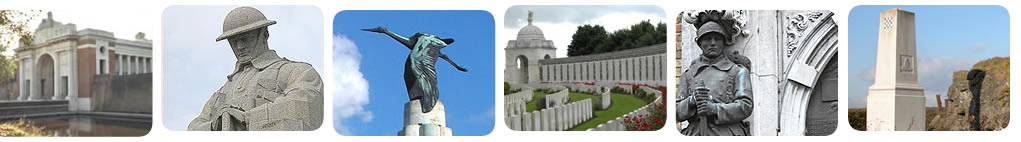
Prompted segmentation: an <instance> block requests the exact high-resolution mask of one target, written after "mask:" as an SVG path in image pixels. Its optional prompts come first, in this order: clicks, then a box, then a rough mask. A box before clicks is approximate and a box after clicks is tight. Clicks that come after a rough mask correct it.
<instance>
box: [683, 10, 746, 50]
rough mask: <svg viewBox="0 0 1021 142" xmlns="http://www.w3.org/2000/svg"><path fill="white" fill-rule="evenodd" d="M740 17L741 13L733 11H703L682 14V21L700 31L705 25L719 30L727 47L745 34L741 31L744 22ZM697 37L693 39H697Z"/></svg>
mask: <svg viewBox="0 0 1021 142" xmlns="http://www.w3.org/2000/svg"><path fill="white" fill-rule="evenodd" d="M740 15H741V11H734V10H704V11H687V12H684V13H682V17H683V18H684V21H685V22H687V23H689V24H692V25H694V26H695V28H696V29H702V28H703V26H705V25H706V24H707V23H708V24H709V26H706V27H707V28H714V29H715V28H720V29H719V30H720V32H721V34H723V36H724V37H726V39H725V40H726V44H727V45H733V44H734V39H735V38H737V37H738V36H742V35H745V33H746V32H744V31H742V29H741V28H742V27H743V24H744V22H743V20H742V19H741V17H740ZM717 25H718V26H717ZM698 36H701V35H698ZM698 36H696V37H695V39H698Z"/></svg>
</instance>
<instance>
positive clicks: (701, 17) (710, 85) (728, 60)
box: [676, 10, 753, 136]
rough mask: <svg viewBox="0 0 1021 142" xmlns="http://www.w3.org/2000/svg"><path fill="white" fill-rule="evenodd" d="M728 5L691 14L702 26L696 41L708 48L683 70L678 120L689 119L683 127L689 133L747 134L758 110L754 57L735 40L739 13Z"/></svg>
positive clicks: (699, 26)
mask: <svg viewBox="0 0 1021 142" xmlns="http://www.w3.org/2000/svg"><path fill="white" fill-rule="evenodd" d="M726 12H727V11H715V10H713V11H704V12H700V13H698V15H697V16H696V17H693V18H694V19H686V21H687V22H688V23H691V24H694V25H695V27H696V28H697V33H696V36H695V41H696V43H697V44H698V46H699V48H701V49H702V54H701V55H700V56H699V57H697V58H698V59H696V60H694V61H692V63H690V64H691V66H690V68H688V69H687V70H685V71H684V73H682V75H681V81H680V82H678V86H677V89H678V90H677V96H676V97H677V102H676V103H677V105H676V107H677V122H684V121H687V122H688V126H687V127H686V128H683V129H681V133H682V134H684V135H688V136H711V135H724V136H747V135H750V133H751V131H750V129H749V126H748V123H747V122H744V119H745V118H748V116H750V115H751V114H752V107H753V103H752V88H751V87H752V85H751V79H750V74H751V73H750V72H749V70H748V68H749V66H750V62H749V61H748V58H747V57H744V56H741V55H738V54H737V53H736V52H734V53H730V54H727V53H725V51H726V50H725V49H724V48H725V47H728V46H730V45H732V44H733V40H734V39H733V37H732V36H731V35H733V34H735V33H736V32H737V30H735V29H734V28H733V27H732V26H733V23H734V21H733V19H732V18H733V15H732V14H730V15H728V13H726Z"/></svg>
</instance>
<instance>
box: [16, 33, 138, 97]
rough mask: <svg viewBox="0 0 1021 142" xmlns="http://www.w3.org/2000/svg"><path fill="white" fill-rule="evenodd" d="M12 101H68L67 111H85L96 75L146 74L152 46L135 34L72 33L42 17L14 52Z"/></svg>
mask: <svg viewBox="0 0 1021 142" xmlns="http://www.w3.org/2000/svg"><path fill="white" fill-rule="evenodd" d="M14 51H15V54H14V55H15V59H16V64H17V68H18V71H17V82H18V84H19V88H20V89H19V95H18V98H17V99H18V100H69V101H70V106H69V107H70V108H69V109H70V110H71V111H90V110H89V109H90V108H91V107H89V106H90V105H91V103H90V102H91V101H90V99H91V98H92V96H93V94H92V91H91V89H92V81H93V78H94V77H95V76H96V75H133V74H144V73H151V72H152V61H153V59H152V41H151V40H148V39H145V35H144V34H143V33H138V34H136V36H135V39H118V38H116V37H114V33H111V32H108V31H103V30H97V29H89V28H86V29H82V30H78V29H77V27H76V26H75V24H72V23H66V24H64V23H60V22H57V21H55V20H54V19H53V15H52V13H48V17H47V19H44V20H43V21H42V22H41V23H40V24H39V27H38V28H37V29H36V30H35V37H34V39H33V41H32V43H30V44H28V45H25V46H22V47H19V48H16V49H14Z"/></svg>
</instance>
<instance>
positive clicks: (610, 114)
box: [570, 93, 649, 131]
mask: <svg viewBox="0 0 1021 142" xmlns="http://www.w3.org/2000/svg"><path fill="white" fill-rule="evenodd" d="M572 97H573V96H572ZM592 97H595V96H592ZM610 99H611V100H613V104H612V105H610V108H609V109H607V110H605V111H595V117H593V118H592V119H591V120H589V121H585V123H582V124H581V125H578V126H577V127H574V128H572V129H570V130H571V131H584V130H586V129H589V128H595V127H596V126H599V124H604V123H606V121H610V120H613V119H617V117H620V116H624V115H625V114H627V113H630V112H631V111H634V110H635V109H638V108H641V107H642V106H645V105H647V104H649V103H647V102H645V101H644V100H642V99H641V98H638V97H635V96H631V95H626V94H618V93H610ZM592 103H593V105H595V104H598V103H596V102H595V100H593V102H592Z"/></svg>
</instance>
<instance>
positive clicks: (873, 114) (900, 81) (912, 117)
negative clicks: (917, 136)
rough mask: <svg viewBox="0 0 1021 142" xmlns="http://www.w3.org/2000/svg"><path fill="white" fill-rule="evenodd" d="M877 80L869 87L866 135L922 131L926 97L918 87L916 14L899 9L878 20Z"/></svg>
mask: <svg viewBox="0 0 1021 142" xmlns="http://www.w3.org/2000/svg"><path fill="white" fill-rule="evenodd" d="M879 18H880V20H879V47H878V50H876V79H875V83H873V84H872V86H871V87H869V96H868V118H867V119H866V121H867V122H868V124H867V125H866V127H867V129H868V130H869V131H922V130H924V128H925V96H924V95H923V93H922V87H921V86H919V85H918V70H917V69H918V68H917V64H916V63H917V62H916V61H917V56H915V13H913V12H910V11H906V10H904V9H900V8H894V9H890V10H886V11H883V12H882V13H880V16H879Z"/></svg>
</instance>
